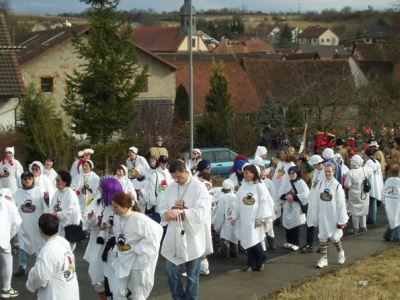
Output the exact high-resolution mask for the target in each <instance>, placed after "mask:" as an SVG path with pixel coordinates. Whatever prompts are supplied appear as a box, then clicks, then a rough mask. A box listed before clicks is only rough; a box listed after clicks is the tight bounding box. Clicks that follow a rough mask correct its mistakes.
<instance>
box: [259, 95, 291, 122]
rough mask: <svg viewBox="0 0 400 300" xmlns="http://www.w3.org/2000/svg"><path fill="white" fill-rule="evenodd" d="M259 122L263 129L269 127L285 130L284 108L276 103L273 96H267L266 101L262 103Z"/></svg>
mask: <svg viewBox="0 0 400 300" xmlns="http://www.w3.org/2000/svg"><path fill="white" fill-rule="evenodd" d="M259 120H260V122H259V123H260V125H261V127H262V128H263V129H265V128H269V127H272V128H283V127H285V126H286V120H285V117H284V115H283V110H282V106H281V105H279V104H278V103H276V101H275V99H274V97H273V96H272V95H271V94H269V95H267V97H266V98H265V100H264V101H263V102H262V103H261V109H260V114H259Z"/></svg>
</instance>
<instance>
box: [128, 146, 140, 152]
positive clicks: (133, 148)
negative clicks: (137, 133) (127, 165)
mask: <svg viewBox="0 0 400 300" xmlns="http://www.w3.org/2000/svg"><path fill="white" fill-rule="evenodd" d="M128 150H130V151H132V152H133V153H136V154H138V148H136V147H133V146H132V147H130V148H129V149H128Z"/></svg>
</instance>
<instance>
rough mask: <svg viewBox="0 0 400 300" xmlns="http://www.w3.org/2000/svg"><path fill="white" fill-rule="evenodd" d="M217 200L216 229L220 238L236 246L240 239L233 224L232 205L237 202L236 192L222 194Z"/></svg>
mask: <svg viewBox="0 0 400 300" xmlns="http://www.w3.org/2000/svg"><path fill="white" fill-rule="evenodd" d="M217 200H218V204H217V209H216V214H215V221H214V228H215V230H216V231H217V232H219V236H220V238H222V239H225V240H227V241H230V242H232V243H235V244H236V243H237V242H238V241H239V239H238V237H237V235H236V233H235V226H233V225H232V224H231V219H232V204H233V203H234V202H235V201H236V195H235V193H234V192H228V193H224V192H221V194H219V195H218V198H217Z"/></svg>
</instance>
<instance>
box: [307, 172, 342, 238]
mask: <svg viewBox="0 0 400 300" xmlns="http://www.w3.org/2000/svg"><path fill="white" fill-rule="evenodd" d="M327 189H329V194H330V196H331V197H329V198H325V197H322V198H323V199H321V194H323V193H324V191H325V190H327ZM329 199H330V200H329ZM314 201H316V203H317V205H316V207H315V208H316V211H315V212H313V214H312V216H313V218H312V219H310V223H312V224H316V226H318V230H319V232H318V238H319V239H320V240H327V239H329V238H331V239H332V241H334V242H336V241H339V240H340V238H341V237H342V236H343V230H342V229H339V228H337V225H338V224H346V223H347V220H348V219H349V217H348V216H347V210H346V198H345V195H344V191H343V188H342V185H341V184H340V183H339V182H338V181H337V180H336V179H335V178H333V179H331V180H324V181H322V182H321V183H319V184H318V189H317V190H316V191H315V193H314Z"/></svg>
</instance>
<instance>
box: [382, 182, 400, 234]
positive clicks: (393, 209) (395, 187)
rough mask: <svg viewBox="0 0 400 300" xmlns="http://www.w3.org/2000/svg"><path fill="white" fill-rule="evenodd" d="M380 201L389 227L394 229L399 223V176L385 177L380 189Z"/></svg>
mask: <svg viewBox="0 0 400 300" xmlns="http://www.w3.org/2000/svg"><path fill="white" fill-rule="evenodd" d="M382 202H383V204H385V210H386V216H387V219H388V221H389V226H390V229H394V228H396V227H397V226H399V225H400V178H398V177H389V178H388V179H386V181H385V186H384V188H383V190H382Z"/></svg>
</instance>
